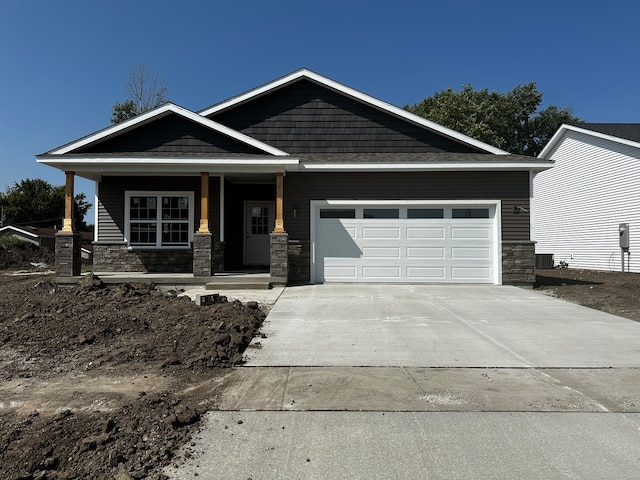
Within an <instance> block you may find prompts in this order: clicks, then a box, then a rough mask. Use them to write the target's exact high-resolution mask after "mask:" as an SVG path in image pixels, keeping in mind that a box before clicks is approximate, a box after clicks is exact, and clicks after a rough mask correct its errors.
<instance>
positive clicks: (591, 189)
mask: <svg viewBox="0 0 640 480" xmlns="http://www.w3.org/2000/svg"><path fill="white" fill-rule="evenodd" d="M539 158H541V159H546V160H553V161H554V162H555V166H554V168H552V169H550V170H546V171H543V172H540V173H538V174H537V175H536V176H535V178H534V180H533V202H532V208H533V212H532V220H533V232H532V237H533V239H534V240H535V241H536V242H537V243H536V254H553V255H554V259H555V264H556V265H558V264H559V263H560V262H562V261H564V262H566V263H568V264H569V268H585V269H592V270H610V271H622V250H621V248H620V234H619V225H620V224H623V223H626V224H629V229H628V232H629V254H628V255H626V254H625V256H624V262H625V271H631V272H636V273H640V124H627V123H584V124H579V126H572V125H562V126H561V127H560V129H559V130H558V131H557V132H556V134H555V135H554V136H553V138H551V140H550V141H549V143H548V144H547V145H546V146H545V148H544V150H542V152H541V153H540V155H539ZM636 256H637V257H636Z"/></svg>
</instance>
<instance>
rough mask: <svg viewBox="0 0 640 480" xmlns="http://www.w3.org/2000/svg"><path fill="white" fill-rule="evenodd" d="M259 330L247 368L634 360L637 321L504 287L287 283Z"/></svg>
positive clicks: (621, 363)
mask: <svg viewBox="0 0 640 480" xmlns="http://www.w3.org/2000/svg"><path fill="white" fill-rule="evenodd" d="M263 332H264V333H265V334H266V335H267V338H266V339H258V340H257V342H254V343H259V348H252V349H249V350H248V352H247V360H248V361H247V366H323V367H329V366H367V367H372V366H385V367H391V366H404V367H408V366H415V367H475V368H477V367H519V368H522V367H572V368H574V367H613V366H615V367H640V323H636V322H631V321H629V320H627V319H623V318H620V317H616V316H614V315H608V314H605V313H602V312H598V311H596V310H592V309H589V308H585V307H580V306H577V305H574V304H571V303H568V302H564V301H560V300H557V299H554V298H551V297H548V296H545V295H542V294H540V293H538V292H534V291H532V290H525V289H521V288H517V287H508V286H504V287H503V286H453V285H451V286H449V285H447V286H443V285H423V286H419V285H310V286H302V287H294V288H287V289H286V290H285V292H284V293H283V294H282V295H281V297H280V299H279V300H278V302H277V304H276V305H275V307H274V308H273V310H272V311H271V314H270V315H269V317H268V319H267V321H266V323H265V325H264V327H263ZM254 346H255V345H254Z"/></svg>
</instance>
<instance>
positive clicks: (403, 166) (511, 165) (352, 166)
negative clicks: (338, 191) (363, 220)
mask: <svg viewBox="0 0 640 480" xmlns="http://www.w3.org/2000/svg"><path fill="white" fill-rule="evenodd" d="M552 166H553V162H550V161H545V162H544V163H543V162H536V161H532V162H468V163H463V162H457V163H452V162H428V163H310V164H301V165H300V170H325V171H343V170H350V171H361V172H362V171H391V170H396V171H425V170H467V171H476V170H510V171H513V170H536V171H538V170H547V169H549V168H551V167H552Z"/></svg>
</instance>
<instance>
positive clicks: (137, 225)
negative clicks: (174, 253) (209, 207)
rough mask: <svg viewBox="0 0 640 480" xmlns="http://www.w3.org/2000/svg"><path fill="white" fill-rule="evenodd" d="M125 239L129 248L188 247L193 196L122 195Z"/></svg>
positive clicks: (164, 194) (130, 193)
mask: <svg viewBox="0 0 640 480" xmlns="http://www.w3.org/2000/svg"><path fill="white" fill-rule="evenodd" d="M125 202H126V205H125V209H126V211H125V221H126V226H125V230H126V232H125V235H126V237H127V239H128V241H129V245H130V246H131V247H151V248H159V247H167V248H182V247H189V246H190V244H191V240H192V230H193V229H192V228H191V226H192V225H193V215H194V212H193V193H190V192H126V195H125Z"/></svg>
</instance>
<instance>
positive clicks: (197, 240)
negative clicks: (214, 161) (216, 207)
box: [193, 172, 214, 277]
mask: <svg viewBox="0 0 640 480" xmlns="http://www.w3.org/2000/svg"><path fill="white" fill-rule="evenodd" d="M213 251H214V238H213V235H212V234H211V231H210V230H209V173H208V172H201V173H200V228H199V229H198V231H197V232H196V233H195V235H194V236H193V276H194V277H210V276H212V275H213V272H214V268H213Z"/></svg>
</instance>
